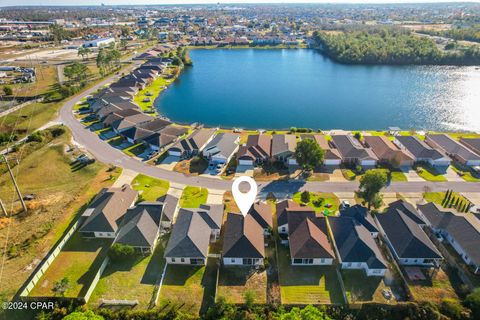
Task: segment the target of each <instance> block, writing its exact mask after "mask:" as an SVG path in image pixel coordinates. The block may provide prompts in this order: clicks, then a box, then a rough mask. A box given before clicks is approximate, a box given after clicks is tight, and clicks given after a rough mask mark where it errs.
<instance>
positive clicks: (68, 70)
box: [63, 61, 88, 86]
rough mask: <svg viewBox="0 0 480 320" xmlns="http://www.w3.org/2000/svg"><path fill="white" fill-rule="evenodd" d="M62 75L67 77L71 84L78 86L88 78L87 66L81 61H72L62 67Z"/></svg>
mask: <svg viewBox="0 0 480 320" xmlns="http://www.w3.org/2000/svg"><path fill="white" fill-rule="evenodd" d="M63 75H64V76H65V77H67V78H68V79H69V81H70V83H71V84H73V85H75V86H78V85H81V84H82V83H84V82H85V80H87V78H88V68H87V66H86V65H84V64H83V63H79V62H76V61H75V62H73V63H72V64H70V65H68V66H66V67H65V68H63Z"/></svg>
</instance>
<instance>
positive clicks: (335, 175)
mask: <svg viewBox="0 0 480 320" xmlns="http://www.w3.org/2000/svg"><path fill="white" fill-rule="evenodd" d="M329 178H330V181H334V182H345V181H347V179H345V177H344V176H343V174H342V170H341V169H334V170H332V173H330V174H329Z"/></svg>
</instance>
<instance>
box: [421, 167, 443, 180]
mask: <svg viewBox="0 0 480 320" xmlns="http://www.w3.org/2000/svg"><path fill="white" fill-rule="evenodd" d="M414 168H415V170H416V171H417V174H418V175H419V176H420V177H422V178H423V179H425V180H427V181H432V182H444V181H447V178H445V176H443V175H442V174H441V173H440V172H438V171H437V170H436V169H435V168H433V167H431V166H429V165H416V166H415V167H414Z"/></svg>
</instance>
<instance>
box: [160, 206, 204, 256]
mask: <svg viewBox="0 0 480 320" xmlns="http://www.w3.org/2000/svg"><path fill="white" fill-rule="evenodd" d="M211 230H212V229H211V228H210V226H209V225H208V223H207V222H206V221H205V220H204V219H203V218H202V217H201V216H200V215H199V214H198V213H197V212H196V211H194V210H187V209H180V210H179V211H178V215H177V218H176V220H175V224H174V225H173V228H172V233H171V234H170V238H169V240H168V244H167V247H166V249H165V254H164V256H165V259H166V261H167V263H168V264H191V265H204V264H205V263H206V260H207V256H208V248H209V245H210V234H211Z"/></svg>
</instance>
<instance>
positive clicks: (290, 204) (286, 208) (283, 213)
mask: <svg viewBox="0 0 480 320" xmlns="http://www.w3.org/2000/svg"><path fill="white" fill-rule="evenodd" d="M275 210H276V212H277V222H278V225H279V226H281V225H284V224H287V223H288V214H289V213H291V212H293V213H296V212H308V213H309V214H311V215H313V216H315V211H313V210H312V209H311V208H310V207H306V206H305V207H302V206H301V205H299V204H298V203H296V202H294V201H292V200H283V201H280V202H278V203H277V204H276V208H275Z"/></svg>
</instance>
